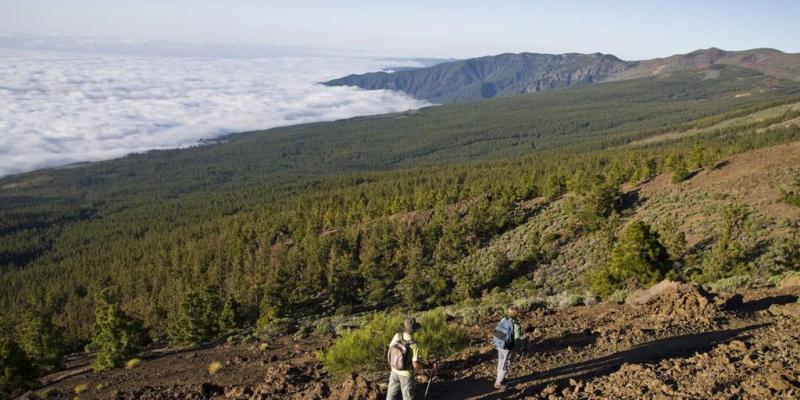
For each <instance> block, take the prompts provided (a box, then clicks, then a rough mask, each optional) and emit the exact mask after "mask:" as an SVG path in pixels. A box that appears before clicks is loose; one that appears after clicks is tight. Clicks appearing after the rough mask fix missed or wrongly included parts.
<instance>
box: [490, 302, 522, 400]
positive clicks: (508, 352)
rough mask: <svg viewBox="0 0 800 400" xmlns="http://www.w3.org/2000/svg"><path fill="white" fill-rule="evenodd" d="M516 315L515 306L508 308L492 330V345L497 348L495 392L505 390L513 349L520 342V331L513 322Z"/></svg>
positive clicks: (517, 312)
mask: <svg viewBox="0 0 800 400" xmlns="http://www.w3.org/2000/svg"><path fill="white" fill-rule="evenodd" d="M517 314H519V310H518V309H517V307H516V306H513V305H512V306H510V307H508V310H507V311H506V317H505V318H503V319H501V320H500V323H498V324H497V327H496V328H495V330H494V345H495V347H496V348H497V379H495V381H494V388H495V389H497V390H505V388H506V386H505V385H504V384H503V382H504V381H505V379H506V375H508V368H509V367H510V366H511V359H512V358H513V356H514V348H515V347H517V346H518V345H520V344H521V342H522V329H520V326H519V323H518V322H517V321H516V320H515V318H516V317H517Z"/></svg>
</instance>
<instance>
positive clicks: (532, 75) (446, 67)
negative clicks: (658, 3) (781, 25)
mask: <svg viewBox="0 0 800 400" xmlns="http://www.w3.org/2000/svg"><path fill="white" fill-rule="evenodd" d="M719 65H733V66H737V67H742V68H748V69H753V70H756V71H759V72H761V73H763V74H764V75H767V76H773V77H776V78H781V79H790V80H800V54H787V53H783V52H781V51H778V50H774V49H753V50H744V51H725V50H720V49H717V48H711V49H705V50H697V51H694V52H691V53H689V54H679V55H674V56H670V57H665V58H656V59H652V60H644V61H624V60H620V59H619V58H617V57H615V56H613V55H608V54H601V53H594V54H576V53H569V54H534V53H520V54H500V55H496V56H487V57H480V58H472V59H467V60H460V61H452V62H446V63H442V64H438V65H434V66H431V67H426V68H418V69H411V70H403V71H397V72H393V73H387V72H373V73H367V74H362V75H349V76H346V77H343V78H339V79H334V80H331V81H329V82H325V84H326V85H330V86H358V87H360V88H363V89H369V90H376V89H387V90H398V91H402V92H405V93H407V94H409V95H411V96H414V97H417V98H421V99H426V100H429V101H432V102H434V103H453V102H463V101H475V100H480V99H486V98H491V97H496V96H509V95H517V94H524V93H532V92H539V91H543V90H552V89H558V88H563V87H568V86H574V85H578V84H591V83H596V82H603V81H615V80H626V79H636V78H644V77H650V76H659V75H665V74H669V73H672V72H675V71H680V70H686V69H709V68H713V67H714V66H719Z"/></svg>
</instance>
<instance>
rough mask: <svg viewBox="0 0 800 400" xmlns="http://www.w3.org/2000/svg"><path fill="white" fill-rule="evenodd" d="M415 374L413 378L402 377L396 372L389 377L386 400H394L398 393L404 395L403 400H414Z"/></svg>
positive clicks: (412, 375)
mask: <svg viewBox="0 0 800 400" xmlns="http://www.w3.org/2000/svg"><path fill="white" fill-rule="evenodd" d="M415 385H416V381H415V380H414V374H413V373H412V374H411V376H402V375H400V374H398V373H397V372H395V371H392V374H391V375H389V388H388V389H387V390H386V400H394V398H395V396H397V393H398V392H399V393H402V395H403V400H413V399H414V386H415Z"/></svg>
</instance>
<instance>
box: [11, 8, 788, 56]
mask: <svg viewBox="0 0 800 400" xmlns="http://www.w3.org/2000/svg"><path fill="white" fill-rule="evenodd" d="M798 17H800V1H796V0H761V1H743V0H728V1H721V0H709V1H702V0H696V1H683V0H679V1H661V2H655V1H642V0H640V1H634V0H626V1H602V2H600V1H566V0H563V1H517V0H510V1H472V0H461V1H452V0H444V1H435V0H427V1H420V0H404V1H391V2H389V1H377V0H373V1H360V0H336V1H331V0H325V1H322V0H292V1H286V2H277V1H255V0H229V1H218V2H214V1H207V0H160V1H154V0H137V1H123V0H102V1H100V0H58V1H55V0H0V30H3V31H14V32H26V33H37V34H38V33H42V34H45V33H46V34H54V33H55V34H66V35H81V36H113V37H117V38H137V39H146V38H153V37H156V38H168V39H176V40H184V41H213V42H231V41H235V42H245V43H253V44H268V45H280V46H304V47H315V48H332V49H362V50H370V51H382V52H389V53H394V54H398V55H414V56H430V57H469V56H478V55H485V54H496V53H502V52H509V51H510V52H519V51H533V52H547V53H562V52H573V51H574V52H596V51H599V52H604V53H611V54H615V55H617V56H620V57H622V58H625V59H644V58H652V57H657V56H667V55H671V54H676V53H685V52H688V51H691V50H694V49H698V48H707V47H711V46H715V47H720V48H724V49H731V50H738V49H747V48H754V47H773V48H778V49H780V50H784V51H788V52H800V40H798V39H799V38H800V24H799V23H798V19H800V18H798Z"/></svg>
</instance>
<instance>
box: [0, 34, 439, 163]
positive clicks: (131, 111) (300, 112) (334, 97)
mask: <svg viewBox="0 0 800 400" xmlns="http://www.w3.org/2000/svg"><path fill="white" fill-rule="evenodd" d="M419 65H420V61H419V60H402V59H387V58H384V57H365V56H361V55H358V56H353V55H346V56H339V55H337V54H336V53H335V52H334V53H329V54H307V55H304V54H291V55H270V56H257V57H214V56H202V57H198V56H185V55H184V56H179V57H171V56H164V55H157V56H153V55H138V54H97V53H87V52H75V51H53V50H41V49H28V48H23V49H20V48H10V47H8V46H6V48H1V47H0V176H4V175H9V174H14V173H20V172H25V171H30V170H34V169H39V168H43V167H53V166H60V165H65V164H69V163H74V162H80V161H96V160H105V159H110V158H115V157H120V156H124V155H126V154H129V153H132V152H143V151H147V150H151V149H163V148H175V147H184V146H191V145H195V144H197V143H198V142H199V141H200V140H201V139H210V138H214V137H217V136H220V135H224V134H227V133H231V132H239V131H247V130H256V129H264V128H270V127H275V126H281V125H290V124H298V123H304V122H312V121H323V120H335V119H340V118H347V117H352V116H356V115H369V114H379V113H387V112H397V111H403V110H408V109H414V108H419V107H423V106H425V105H427V103H425V102H424V101H420V100H416V99H413V98H410V97H408V96H406V95H403V94H400V93H397V92H390V91H365V90H360V89H356V88H348V87H327V86H323V85H320V84H319V83H318V82H321V81H325V80H328V79H332V78H336V77H340V76H343V75H347V74H350V73H360V72H367V71H374V70H380V69H383V68H388V67H407V66H419Z"/></svg>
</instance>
